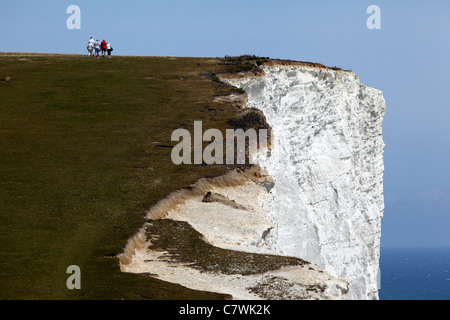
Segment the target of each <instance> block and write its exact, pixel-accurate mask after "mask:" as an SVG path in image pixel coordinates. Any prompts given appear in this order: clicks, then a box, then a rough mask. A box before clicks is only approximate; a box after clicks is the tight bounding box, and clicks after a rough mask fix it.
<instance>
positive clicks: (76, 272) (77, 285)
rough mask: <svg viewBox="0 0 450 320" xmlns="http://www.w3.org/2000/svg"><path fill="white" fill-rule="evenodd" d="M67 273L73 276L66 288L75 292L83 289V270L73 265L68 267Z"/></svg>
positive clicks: (67, 282)
mask: <svg viewBox="0 0 450 320" xmlns="http://www.w3.org/2000/svg"><path fill="white" fill-rule="evenodd" d="M66 273H68V274H71V276H70V277H68V278H67V281H66V286H67V289H69V290H73V289H77V290H80V289H81V269H80V267H79V266H76V265H72V266H69V267H67V270H66Z"/></svg>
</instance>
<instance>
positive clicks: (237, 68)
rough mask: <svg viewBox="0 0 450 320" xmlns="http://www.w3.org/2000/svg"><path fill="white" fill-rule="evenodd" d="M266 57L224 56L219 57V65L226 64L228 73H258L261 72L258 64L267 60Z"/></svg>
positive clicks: (247, 55) (260, 64) (246, 55)
mask: <svg viewBox="0 0 450 320" xmlns="http://www.w3.org/2000/svg"><path fill="white" fill-rule="evenodd" d="M269 60H270V58H268V57H259V56H256V55H249V54H245V55H241V56H236V57H231V56H225V57H224V58H222V59H221V62H220V63H219V65H223V66H226V67H227V69H226V72H225V73H228V74H235V73H241V72H243V73H253V74H259V73H261V72H262V70H261V68H260V66H262V65H263V64H264V63H266V62H267V61H269Z"/></svg>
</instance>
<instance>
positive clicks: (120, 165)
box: [0, 53, 236, 299]
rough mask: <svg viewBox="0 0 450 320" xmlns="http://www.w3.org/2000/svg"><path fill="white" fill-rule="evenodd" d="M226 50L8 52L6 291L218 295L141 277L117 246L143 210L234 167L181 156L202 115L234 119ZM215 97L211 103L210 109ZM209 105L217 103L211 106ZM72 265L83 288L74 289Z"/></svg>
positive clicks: (67, 295)
mask: <svg viewBox="0 0 450 320" xmlns="http://www.w3.org/2000/svg"><path fill="white" fill-rule="evenodd" d="M229 69H230V65H228V64H226V63H223V61H222V60H221V59H210V58H165V57H117V56H116V57H113V59H97V60H95V59H89V58H88V57H87V56H79V55H39V54H1V53H0V79H4V80H3V81H1V82H0V119H1V125H0V146H1V148H0V189H1V195H0V216H1V232H0V243H1V246H2V248H1V250H0V298H1V299H122V298H123V299H220V298H223V297H224V296H223V295H219V294H213V293H206V292H198V291H194V290H189V289H186V288H183V287H180V286H178V285H173V284H169V283H165V282H162V281H159V280H156V279H152V278H149V277H145V276H143V275H135V274H124V273H121V272H120V270H119V265H118V260H117V258H115V255H117V254H118V253H120V252H121V251H122V249H123V246H124V245H125V243H126V241H127V240H128V238H130V237H131V236H133V235H134V234H135V232H136V231H137V230H138V229H139V228H140V227H141V226H142V224H143V221H142V219H143V217H144V215H145V211H146V210H147V209H149V208H150V207H151V206H152V205H154V204H155V203H156V202H157V201H158V200H160V199H161V198H163V197H165V196H166V195H168V194H169V193H170V192H172V191H174V190H177V189H180V188H184V187H187V186H189V185H190V184H192V183H193V182H195V181H196V180H198V179H199V178H201V177H205V176H217V175H222V174H224V173H225V172H226V171H227V170H228V169H229V168H227V167H226V166H195V165H189V166H187V165H181V166H175V165H174V164H173V163H172V161H171V159H170V154H171V148H170V146H173V145H174V143H173V142H171V141H170V138H171V134H172V131H173V130H174V129H177V128H185V127H186V128H188V129H189V128H192V127H193V122H194V120H202V121H203V127H204V130H206V129H207V128H208V127H214V128H218V129H225V128H228V127H229V125H228V124H227V121H228V120H229V119H232V118H233V117H234V116H235V112H236V110H234V109H233V108H232V107H229V106H225V105H220V104H218V103H213V102H212V101H213V97H214V96H215V95H225V94H229V93H232V92H233V91H232V88H230V87H229V86H226V85H224V84H222V83H220V82H216V81H211V80H212V79H211V77H209V76H208V75H213V74H216V73H220V72H222V71H227V72H229V71H230V70H229ZM206 106H208V107H206ZM210 107H211V108H210ZM70 265H78V266H79V267H80V268H81V287H82V289H81V290H68V289H67V287H66V280H67V277H68V276H69V274H67V273H66V269H67V267H68V266H70Z"/></svg>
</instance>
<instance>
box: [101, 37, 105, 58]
mask: <svg viewBox="0 0 450 320" xmlns="http://www.w3.org/2000/svg"><path fill="white" fill-rule="evenodd" d="M101 47H102V57H104V56H105V55H106V41H105V40H103V41H102V43H101Z"/></svg>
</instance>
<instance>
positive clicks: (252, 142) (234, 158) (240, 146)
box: [171, 121, 268, 165]
mask: <svg viewBox="0 0 450 320" xmlns="http://www.w3.org/2000/svg"><path fill="white" fill-rule="evenodd" d="M267 135H268V132H267V129H259V130H258V131H256V130H255V129H248V130H246V131H244V130H243V129H226V132H225V146H224V135H223V134H222V131H220V130H219V129H208V130H206V131H205V132H204V133H203V126H202V121H194V135H193V136H192V135H191V133H190V132H189V130H187V129H176V130H175V131H173V133H172V137H171V140H172V141H177V142H179V143H178V144H177V145H176V146H175V147H174V148H173V149H172V154H171V158H172V162H173V163H174V164H176V165H179V164H192V163H193V164H203V163H205V164H209V165H211V164H224V162H225V163H226V164H246V155H247V154H248V161H249V162H248V163H249V164H254V156H255V155H256V153H257V152H258V151H262V152H264V151H267V148H268V143H267V142H268V140H267V139H268V136H267ZM203 142H211V143H210V144H209V145H207V146H206V147H205V148H204V149H203ZM224 150H225V157H224ZM192 151H193V152H192ZM247 151H248V152H247ZM192 154H193V157H192Z"/></svg>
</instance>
